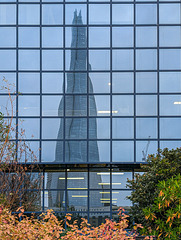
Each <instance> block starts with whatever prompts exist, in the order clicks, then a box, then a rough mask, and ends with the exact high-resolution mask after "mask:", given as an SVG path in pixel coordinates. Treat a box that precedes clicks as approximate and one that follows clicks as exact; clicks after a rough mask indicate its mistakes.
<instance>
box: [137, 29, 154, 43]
mask: <svg viewBox="0 0 181 240" xmlns="http://www.w3.org/2000/svg"><path fill="white" fill-rule="evenodd" d="M136 46H137V47H156V46H157V28H156V27H137V28H136Z"/></svg>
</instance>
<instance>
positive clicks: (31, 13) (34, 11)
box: [18, 4, 40, 25]
mask: <svg viewBox="0 0 181 240" xmlns="http://www.w3.org/2000/svg"><path fill="white" fill-rule="evenodd" d="M18 10H19V18H18V22H19V24H26V25H35V24H40V6H39V4H19V8H18Z"/></svg>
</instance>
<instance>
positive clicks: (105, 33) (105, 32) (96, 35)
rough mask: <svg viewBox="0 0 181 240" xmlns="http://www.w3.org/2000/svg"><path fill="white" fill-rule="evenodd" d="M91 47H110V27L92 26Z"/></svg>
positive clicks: (90, 33)
mask: <svg viewBox="0 0 181 240" xmlns="http://www.w3.org/2000/svg"><path fill="white" fill-rule="evenodd" d="M89 47H99V48H101V47H110V29H109V28H108V27H90V28H89Z"/></svg>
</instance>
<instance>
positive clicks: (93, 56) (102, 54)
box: [89, 50, 110, 70]
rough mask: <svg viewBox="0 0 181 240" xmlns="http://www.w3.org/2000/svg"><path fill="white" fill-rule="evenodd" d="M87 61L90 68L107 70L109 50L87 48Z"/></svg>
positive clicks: (108, 66)
mask: <svg viewBox="0 0 181 240" xmlns="http://www.w3.org/2000/svg"><path fill="white" fill-rule="evenodd" d="M89 62H90V65H91V70H109V69H110V51H109V50H89Z"/></svg>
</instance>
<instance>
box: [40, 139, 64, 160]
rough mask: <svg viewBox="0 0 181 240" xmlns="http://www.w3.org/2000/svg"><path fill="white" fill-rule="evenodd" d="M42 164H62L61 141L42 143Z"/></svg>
mask: <svg viewBox="0 0 181 240" xmlns="http://www.w3.org/2000/svg"><path fill="white" fill-rule="evenodd" d="M41 150H42V151H41V153H42V158H41V161H42V162H63V142H62V141H57V142H56V141H51V142H50V141H49V142H48V141H42V147H41Z"/></svg>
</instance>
